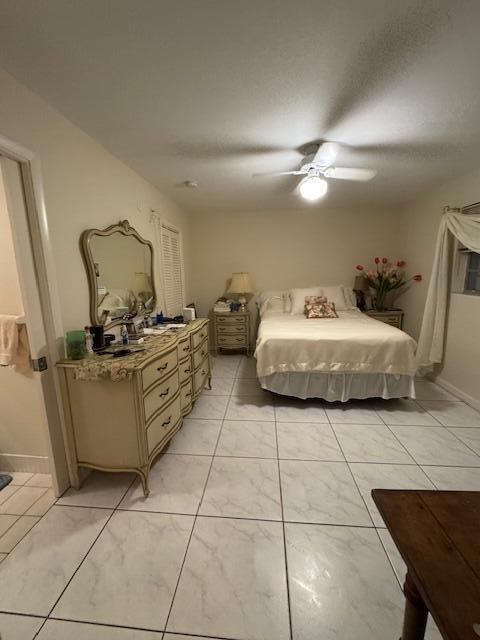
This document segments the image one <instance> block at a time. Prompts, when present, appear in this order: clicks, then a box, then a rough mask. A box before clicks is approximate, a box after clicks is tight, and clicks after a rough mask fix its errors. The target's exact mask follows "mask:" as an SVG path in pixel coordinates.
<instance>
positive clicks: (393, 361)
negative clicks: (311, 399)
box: [255, 310, 416, 377]
mask: <svg viewBox="0 0 480 640" xmlns="http://www.w3.org/2000/svg"><path fill="white" fill-rule="evenodd" d="M338 315H339V317H338V318H321V319H310V320H308V319H307V318H306V317H305V316H304V315H291V314H289V313H279V312H270V311H267V312H266V313H265V314H264V315H263V316H262V320H261V323H260V327H259V331H258V338H257V348H256V351H255V357H256V358H257V374H258V376H259V377H265V376H269V375H271V374H272V373H284V372H287V371H298V372H305V371H319V372H321V371H324V372H339V373H340V372H343V373H344V372H348V373H391V374H399V375H412V376H413V375H414V374H415V369H416V368H415V348H416V343H415V340H413V338H411V337H410V336H408V335H407V334H406V333H404V332H403V331H400V329H396V328H395V327H392V326H390V325H388V324H385V323H384V322H379V321H378V320H374V319H373V318H369V317H368V316H366V315H364V314H362V313H360V312H359V311H355V310H352V311H339V312H338Z"/></svg>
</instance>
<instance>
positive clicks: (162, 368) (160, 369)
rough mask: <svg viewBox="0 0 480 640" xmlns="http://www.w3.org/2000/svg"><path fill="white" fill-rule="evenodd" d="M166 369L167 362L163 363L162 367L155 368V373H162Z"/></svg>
mask: <svg viewBox="0 0 480 640" xmlns="http://www.w3.org/2000/svg"><path fill="white" fill-rule="evenodd" d="M167 367H168V362H165V364H164V365H163V366H161V367H157V371H164V370H165V369H166V368H167Z"/></svg>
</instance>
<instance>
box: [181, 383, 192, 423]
mask: <svg viewBox="0 0 480 640" xmlns="http://www.w3.org/2000/svg"><path fill="white" fill-rule="evenodd" d="M191 404H192V381H191V380H189V381H188V382H187V383H186V384H184V385H183V387H181V388H180V406H181V409H182V415H183V414H184V413H186V412H187V410H188V409H189V408H190V405H191Z"/></svg>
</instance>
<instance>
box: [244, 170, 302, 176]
mask: <svg viewBox="0 0 480 640" xmlns="http://www.w3.org/2000/svg"><path fill="white" fill-rule="evenodd" d="M306 173H307V172H306V171H302V170H299V171H268V172H267V173H253V174H252V178H264V177H267V176H272V177H276V176H303V175H305V174H306Z"/></svg>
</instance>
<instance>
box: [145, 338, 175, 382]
mask: <svg viewBox="0 0 480 640" xmlns="http://www.w3.org/2000/svg"><path fill="white" fill-rule="evenodd" d="M177 362H178V356H177V349H176V348H175V349H173V350H172V351H170V353H167V354H166V355H164V356H161V357H160V358H158V360H155V362H152V363H151V364H149V365H147V366H146V367H145V369H144V370H143V371H142V384H143V388H144V390H145V389H148V388H149V387H150V386H151V385H152V384H154V383H155V382H157V381H158V380H161V379H162V378H165V376H168V375H169V374H170V373H171V372H172V371H173V370H174V369H175V367H176V366H177Z"/></svg>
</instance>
